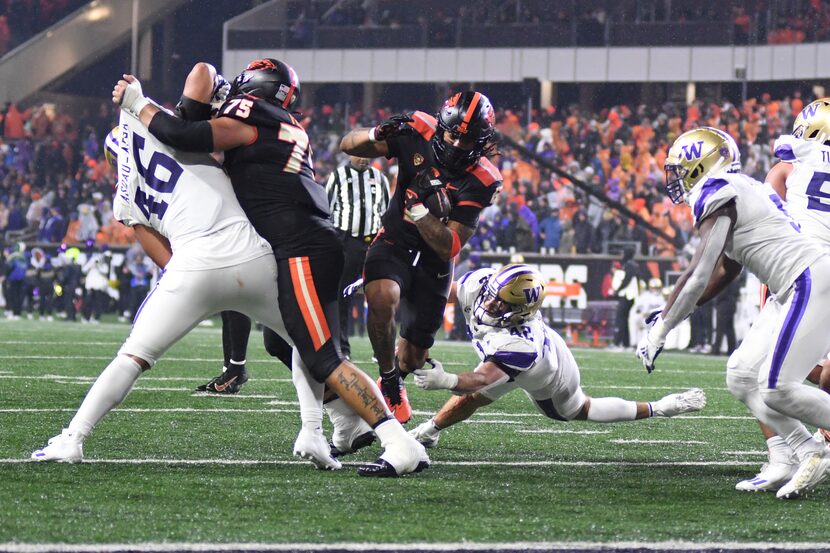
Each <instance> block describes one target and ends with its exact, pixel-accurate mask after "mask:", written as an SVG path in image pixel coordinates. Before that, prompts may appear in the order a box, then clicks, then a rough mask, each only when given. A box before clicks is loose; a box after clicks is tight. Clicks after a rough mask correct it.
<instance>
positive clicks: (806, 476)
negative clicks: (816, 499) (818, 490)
mask: <svg viewBox="0 0 830 553" xmlns="http://www.w3.org/2000/svg"><path fill="white" fill-rule="evenodd" d="M828 476H830V451H827V449H824V448H823V449H822V451H817V452H816V453H813V454H812V455H810V456H809V457H807V459H805V460H804V461H803V462H802V463H801V464H800V465H799V466H798V470H797V471H796V473H795V476H793V478H792V480H790V481H789V482H787V483H786V484H784V486H783V487H782V488H781V489H780V490H778V493H776V494H775V497H777V498H778V499H796V498H799V497H803V496H804V495H805V494H807V493H809V492H811V491H813V490H814V489H815V487H816V486H818V485H819V484H820V483H821V482H822V481H824V479H825V478H827V477H828Z"/></svg>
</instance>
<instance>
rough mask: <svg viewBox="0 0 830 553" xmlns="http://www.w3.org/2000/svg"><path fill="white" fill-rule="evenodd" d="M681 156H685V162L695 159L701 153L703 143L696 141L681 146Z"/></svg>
mask: <svg viewBox="0 0 830 553" xmlns="http://www.w3.org/2000/svg"><path fill="white" fill-rule="evenodd" d="M682 148H683V155H684V156H686V161H691V160H692V159H697V158H699V157H700V154H702V153H703V141H702V140H698V141H697V142H695V143H693V144H683V146H682Z"/></svg>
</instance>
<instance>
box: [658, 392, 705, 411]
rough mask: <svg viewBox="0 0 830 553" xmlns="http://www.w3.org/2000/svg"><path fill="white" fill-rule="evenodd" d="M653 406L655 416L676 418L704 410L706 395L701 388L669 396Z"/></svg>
mask: <svg viewBox="0 0 830 553" xmlns="http://www.w3.org/2000/svg"><path fill="white" fill-rule="evenodd" d="M651 406H652V410H653V413H654V415H655V416H661V417H674V416H677V415H682V414H683V413H691V412H693V411H700V410H701V409H703V408H704V407H705V406H706V394H705V393H704V392H703V390H701V389H700V388H692V389H691V390H686V391H685V392H681V393H679V394H669V395H667V396H665V397H664V398H661V399H659V400H657V401H655V402H654V403H652V404H651Z"/></svg>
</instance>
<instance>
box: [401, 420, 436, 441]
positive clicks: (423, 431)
mask: <svg viewBox="0 0 830 553" xmlns="http://www.w3.org/2000/svg"><path fill="white" fill-rule="evenodd" d="M439 432H441V431H440V430H438V429H437V428H435V424H433V422H432V419H429V420H428V421H426V422H423V423H421V424H419V425H418V426H417V427H416V428H413V429H412V430H410V431H409V435H410V436H412V437H413V438H415V439H416V440H418V443H420V444H421V445H422V446H424V447H435V446H437V445H438V438H440V437H441V435H440V434H439Z"/></svg>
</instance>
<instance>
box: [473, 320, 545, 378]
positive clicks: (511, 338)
mask: <svg viewBox="0 0 830 553" xmlns="http://www.w3.org/2000/svg"><path fill="white" fill-rule="evenodd" d="M531 334H532V332H531V330H530V329H529V328H528V327H526V326H518V327H511V328H504V329H493V332H490V333H488V334H487V336H485V338H484V340H483V342H484V350H485V353H486V358H487V359H488V360H490V361H492V362H494V363H495V364H496V365H499V366H500V367H506V368H508V369H511V370H514V371H527V370H529V369H531V368H533V366H534V365H535V364H536V361H537V359H538V358H539V350H538V348H537V347H536V344H535V343H534V341H533V336H532V335H531Z"/></svg>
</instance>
